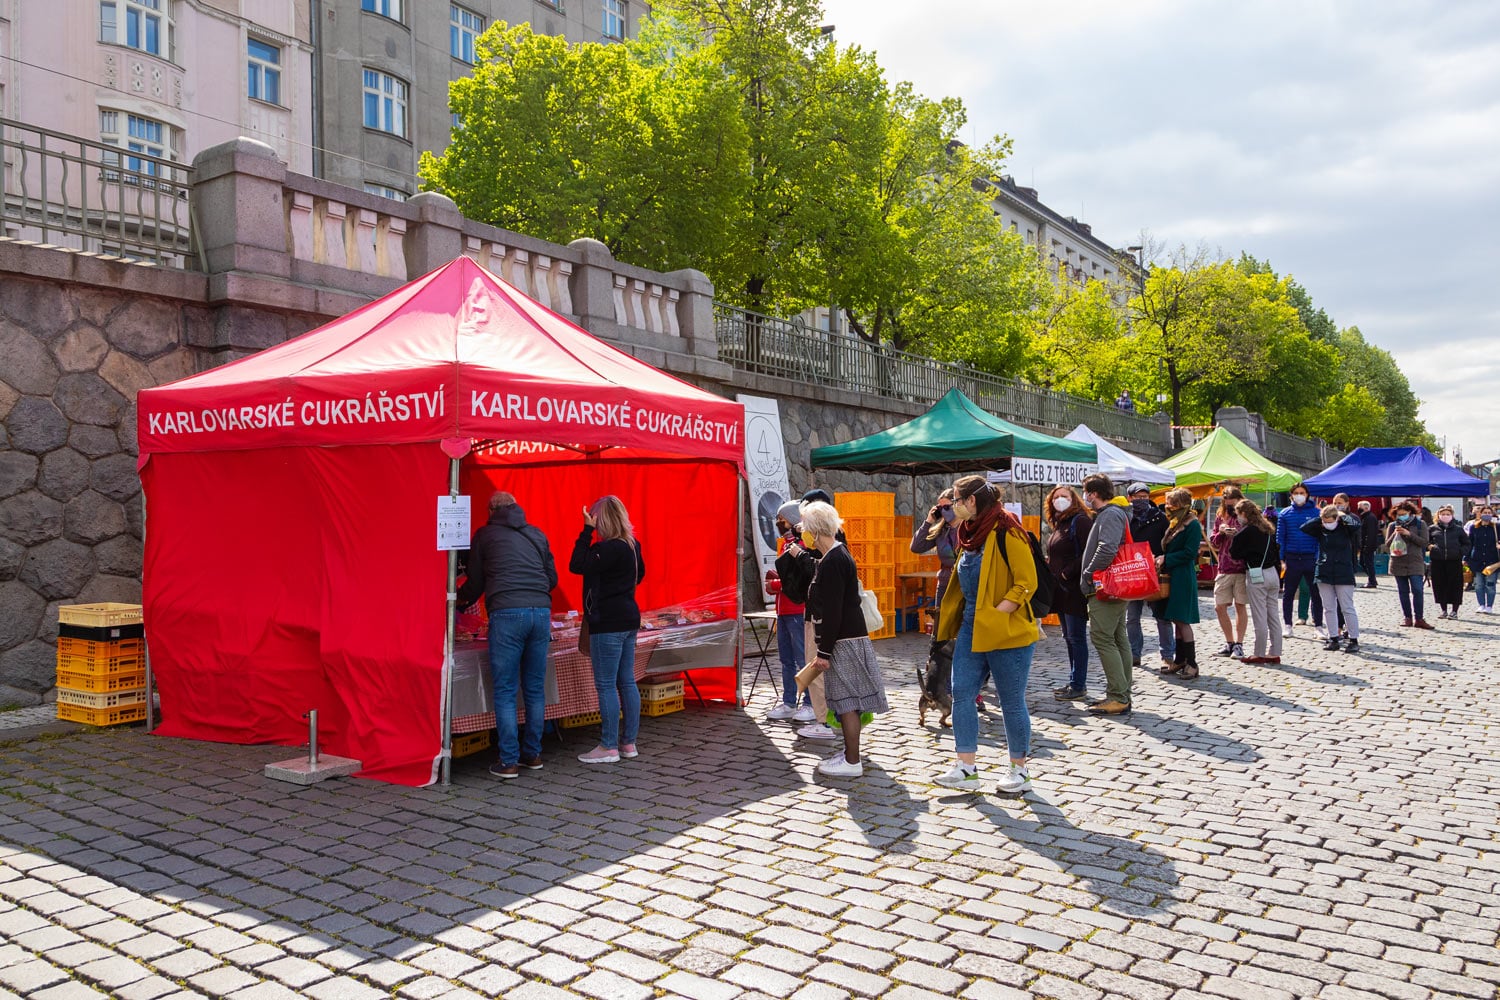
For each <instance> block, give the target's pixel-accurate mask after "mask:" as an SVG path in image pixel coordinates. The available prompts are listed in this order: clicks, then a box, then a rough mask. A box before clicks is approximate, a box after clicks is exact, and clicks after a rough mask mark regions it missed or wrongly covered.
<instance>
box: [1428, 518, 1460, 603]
mask: <svg viewBox="0 0 1500 1000" xmlns="http://www.w3.org/2000/svg"><path fill="white" fill-rule="evenodd" d="M1427 551H1428V553H1429V554H1430V555H1431V556H1432V569H1431V573H1432V599H1433V601H1434V602H1436V604H1437V606H1438V617H1439V618H1457V617H1458V606H1459V605H1460V604H1462V603H1463V602H1464V556H1465V555H1466V554H1467V553H1468V551H1469V536H1468V535H1466V534H1464V528H1463V525H1461V524H1459V523H1458V521H1457V520H1456V519H1455V518H1454V516H1453V505H1452V504H1448V503H1445V504H1443V505H1442V506H1441V507H1439V508H1438V509H1437V521H1436V522H1435V523H1434V524H1433V526H1432V528H1431V530H1430V531H1428V532H1427Z"/></svg>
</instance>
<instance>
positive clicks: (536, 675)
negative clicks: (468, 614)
mask: <svg viewBox="0 0 1500 1000" xmlns="http://www.w3.org/2000/svg"><path fill="white" fill-rule="evenodd" d="M551 641H552V609H551V608H504V609H500V610H496V611H491V612H490V685H491V688H492V691H493V697H494V702H495V733H496V735H497V736H498V737H499V740H500V763H501V764H502V765H504V766H506V767H509V766H510V765H512V764H515V763H517V761H518V760H519V756H518V754H519V755H524V756H525V757H526V758H527V759H528V760H529V759H531V758H532V757H539V756H541V753H542V724H543V722H544V720H545V716H546V713H547V701H546V699H547V644H548V643H549V642H551ZM518 683H519V685H520V687H521V692H522V698H523V700H524V701H525V703H526V731H525V733H524V734H523V736H522V739H521V741H520V742H521V745H520V746H519V747H517V745H516V743H517V739H516V686H517V684H518Z"/></svg>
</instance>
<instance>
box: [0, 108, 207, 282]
mask: <svg viewBox="0 0 1500 1000" xmlns="http://www.w3.org/2000/svg"><path fill="white" fill-rule="evenodd" d="M126 141H127V145H125V146H119V145H114V144H111V143H106V142H98V141H95V140H92V139H84V138H80V137H78V136H73V135H67V134H65V133H62V132H54V131H52V130H50V129H45V128H38V127H37V126H35V125H28V124H25V123H24V122H18V121H13V120H11V119H9V118H0V156H3V159H4V171H5V180H4V202H3V207H0V218H3V221H4V224H5V228H6V231H7V233H8V234H11V235H14V236H16V237H19V238H22V239H35V240H37V241H39V242H42V243H51V244H55V245H59V246H67V247H71V248H72V249H75V250H88V251H92V252H96V253H107V254H115V255H117V256H121V257H131V258H135V259H138V260H145V261H150V262H152V263H155V264H165V265H168V266H174V267H194V268H196V267H200V266H201V262H200V260H199V258H198V255H197V248H196V245H195V243H194V239H193V226H192V221H191V218H192V217H191V210H190V207H189V192H190V190H191V188H192V184H193V169H192V167H190V166H186V165H184V164H181V163H178V162H176V161H174V160H171V159H168V158H164V157H160V156H155V155H151V154H150V153H148V152H145V151H143V150H141V149H132V148H131V147H130V145H129V140H126ZM137 145H140V144H137Z"/></svg>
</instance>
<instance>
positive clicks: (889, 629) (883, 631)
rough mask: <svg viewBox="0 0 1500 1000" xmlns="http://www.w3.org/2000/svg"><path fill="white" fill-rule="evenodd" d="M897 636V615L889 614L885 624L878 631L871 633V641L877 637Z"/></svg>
mask: <svg viewBox="0 0 1500 1000" xmlns="http://www.w3.org/2000/svg"><path fill="white" fill-rule="evenodd" d="M895 636H896V616H895V615H887V616H886V619H885V624H884V625H883V626H881V627H880V628H879V629H878V630H877V631H874V632H871V633H870V639H871V641H874V640H876V639H893V638H895Z"/></svg>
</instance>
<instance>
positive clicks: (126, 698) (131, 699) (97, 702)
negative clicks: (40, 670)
mask: <svg viewBox="0 0 1500 1000" xmlns="http://www.w3.org/2000/svg"><path fill="white" fill-rule="evenodd" d="M57 703H58V704H59V705H76V706H77V707H79V708H119V707H120V706H121V705H135V704H141V705H144V704H145V703H146V689H145V688H143V687H138V688H127V689H125V690H123V691H70V690H68V689H67V688H58V689H57Z"/></svg>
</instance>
